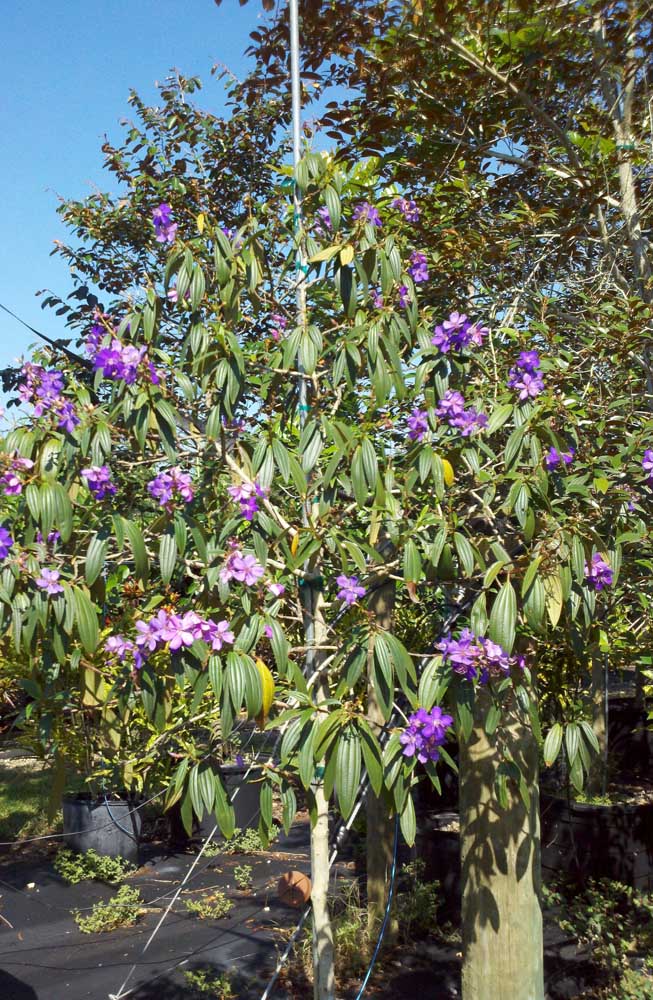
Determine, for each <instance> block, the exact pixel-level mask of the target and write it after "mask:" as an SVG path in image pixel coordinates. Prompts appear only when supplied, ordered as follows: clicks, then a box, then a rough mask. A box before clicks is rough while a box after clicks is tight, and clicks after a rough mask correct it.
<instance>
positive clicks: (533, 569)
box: [521, 556, 542, 597]
mask: <svg viewBox="0 0 653 1000" xmlns="http://www.w3.org/2000/svg"><path fill="white" fill-rule="evenodd" d="M541 562H542V556H537V558H536V559H533V561H532V562H531V563H530V564H529V567H528V569H527V570H526V572H525V573H524V579H523V580H522V584H521V596H522V597H524V596H525V595H526V593H527V592H528V588H529V587H530V585H531V584H532V582H533V580H534V579H535V575H536V573H537V569H538V566H539V565H540V563H541Z"/></svg>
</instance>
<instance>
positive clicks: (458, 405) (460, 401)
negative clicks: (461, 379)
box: [435, 389, 488, 437]
mask: <svg viewBox="0 0 653 1000" xmlns="http://www.w3.org/2000/svg"><path fill="white" fill-rule="evenodd" d="M435 413H436V416H438V417H441V418H442V419H443V420H446V422H447V423H448V424H449V426H450V427H455V428H457V429H458V430H459V431H460V433H461V435H462V437H469V436H470V435H471V434H473V433H474V432H475V431H480V430H482V429H483V428H484V427H487V423H488V418H487V416H486V415H485V413H479V411H478V410H477V409H476V408H475V407H474V406H470V407H469V408H468V409H465V400H464V398H463V396H462V395H461V393H459V392H457V391H455V390H452V389H448V390H447V391H446V392H445V394H444V396H443V397H442V399H441V400H440V402H439V403H438V405H437V407H436V410H435Z"/></svg>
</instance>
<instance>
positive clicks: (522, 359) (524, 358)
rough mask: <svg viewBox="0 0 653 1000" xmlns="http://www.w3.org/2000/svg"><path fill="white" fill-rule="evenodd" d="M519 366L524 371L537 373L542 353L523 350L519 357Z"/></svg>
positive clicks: (532, 373)
mask: <svg viewBox="0 0 653 1000" xmlns="http://www.w3.org/2000/svg"><path fill="white" fill-rule="evenodd" d="M517 367H518V368H520V369H521V370H522V371H523V372H530V374H531V375H535V374H536V373H537V372H538V371H539V368H540V355H539V354H538V352H537V351H522V352H521V354H520V355H519V357H518V358H517Z"/></svg>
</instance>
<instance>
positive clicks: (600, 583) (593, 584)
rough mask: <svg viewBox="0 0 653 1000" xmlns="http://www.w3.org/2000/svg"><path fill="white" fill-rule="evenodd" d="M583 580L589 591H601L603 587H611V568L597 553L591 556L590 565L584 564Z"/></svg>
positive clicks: (612, 577)
mask: <svg viewBox="0 0 653 1000" xmlns="http://www.w3.org/2000/svg"><path fill="white" fill-rule="evenodd" d="M585 579H586V581H587V586H588V587H589V588H590V590H603V588H604V587H611V586H612V581H613V579H614V574H613V572H612V567H611V566H610V564H609V563H607V562H606V561H605V559H604V558H603V557H602V556H601V555H600V554H599V553H598V552H595V553H594V555H593V556H592V562H591V563H585Z"/></svg>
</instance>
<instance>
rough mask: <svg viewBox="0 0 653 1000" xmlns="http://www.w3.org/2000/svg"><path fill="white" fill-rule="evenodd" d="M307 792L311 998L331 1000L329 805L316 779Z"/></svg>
mask: <svg viewBox="0 0 653 1000" xmlns="http://www.w3.org/2000/svg"><path fill="white" fill-rule="evenodd" d="M323 696H324V697H326V694H324V693H323ZM311 789H312V792H313V795H314V797H315V822H314V823H313V824H312V826H311V881H312V889H311V906H312V908H313V945H312V951H313V998H314V1000H334V997H335V975H334V952H333V930H332V927H331V918H330V916H329V802H328V799H327V798H326V797H325V795H324V783H323V781H322V780H321V779H320V778H316V780H315V781H314V782H313V784H312V786H311Z"/></svg>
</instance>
